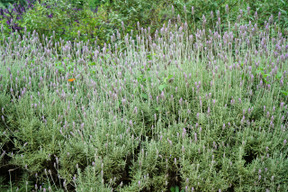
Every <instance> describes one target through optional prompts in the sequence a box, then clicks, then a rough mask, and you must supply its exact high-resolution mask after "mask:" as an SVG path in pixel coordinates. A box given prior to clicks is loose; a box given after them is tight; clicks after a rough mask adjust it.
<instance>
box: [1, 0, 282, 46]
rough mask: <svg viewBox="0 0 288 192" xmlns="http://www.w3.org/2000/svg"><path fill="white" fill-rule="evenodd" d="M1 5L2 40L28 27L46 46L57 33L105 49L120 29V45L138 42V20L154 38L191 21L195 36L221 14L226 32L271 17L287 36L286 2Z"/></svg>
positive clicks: (39, 0) (40, 0)
mask: <svg viewBox="0 0 288 192" xmlns="http://www.w3.org/2000/svg"><path fill="white" fill-rule="evenodd" d="M172 5H173V7H174V9H172ZM226 5H228V7H229V10H227V8H226ZM184 6H185V7H184ZM0 7H2V8H1V9H0V25H1V24H3V28H2V34H4V36H2V37H1V40H3V38H5V37H7V36H8V35H9V34H10V33H11V32H14V31H16V30H17V31H18V32H19V33H20V34H21V36H22V35H23V33H24V30H25V27H26V30H27V31H30V32H31V33H32V32H33V31H34V30H35V31H36V32H37V33H38V34H39V37H40V40H41V41H42V42H44V39H42V35H45V36H48V37H50V36H53V31H55V34H54V37H55V41H58V40H59V39H60V38H61V39H63V40H69V41H71V42H72V44H73V43H76V42H78V41H85V42H87V41H88V40H89V42H90V43H94V42H95V40H96V38H97V45H98V46H100V47H103V46H104V44H105V43H106V45H108V44H109V43H111V35H113V33H115V34H116V31H117V30H118V31H119V32H120V34H121V39H120V42H121V41H122V42H123V39H124V36H125V35H126V34H127V33H129V34H131V32H132V31H133V38H135V37H136V34H138V32H139V29H138V27H137V22H139V24H140V26H141V27H143V28H148V27H150V28H151V34H152V35H151V36H152V38H153V34H154V33H155V31H156V30H159V29H160V28H161V27H162V26H163V24H164V23H166V25H167V23H168V21H169V20H171V23H172V24H175V23H177V24H178V26H179V25H183V22H184V21H185V19H187V20H188V28H189V30H190V33H193V32H195V30H196V29H197V28H198V27H200V26H202V24H203V19H204V20H206V29H211V28H213V27H215V23H216V22H217V21H218V16H220V17H221V27H222V28H227V27H228V26H227V25H224V24H223V23H227V21H230V22H231V21H234V20H237V19H238V20H240V16H241V15H242V17H241V22H243V21H244V22H247V23H249V21H251V22H252V23H253V24H255V23H256V22H257V25H258V27H263V26H265V21H266V20H268V19H269V18H270V19H271V21H272V23H274V22H275V24H277V26H280V27H281V28H282V29H283V31H282V32H283V33H284V35H287V31H286V32H285V29H287V27H288V15H287V10H288V4H287V3H285V1H284V0H278V1H275V0H261V1H253V2H251V1H250V0H201V1H200V0H30V1H29V0H16V1H15V0H14V1H13V0H0ZM192 7H193V10H192ZM239 10H241V11H239ZM218 11H219V12H218ZM256 12H257V16H256V15H255V13H256ZM279 13H280V17H278V16H279ZM178 15H179V16H180V18H181V21H180V23H179V20H177V16H178ZM203 15H205V18H203ZM239 15H240V16H239ZM271 15H274V18H271ZM122 22H123V24H122ZM123 45H124V43H123Z"/></svg>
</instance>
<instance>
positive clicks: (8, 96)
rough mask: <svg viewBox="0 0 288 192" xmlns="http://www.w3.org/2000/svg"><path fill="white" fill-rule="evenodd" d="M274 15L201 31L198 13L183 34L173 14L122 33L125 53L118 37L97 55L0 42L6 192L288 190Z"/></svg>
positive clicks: (283, 46)
mask: <svg viewBox="0 0 288 192" xmlns="http://www.w3.org/2000/svg"><path fill="white" fill-rule="evenodd" d="M240 19H241V18H240ZM272 19H273V17H272ZM272 19H271V18H270V20H269V21H267V23H266V25H265V28H263V29H260V28H259V27H258V26H257V25H255V24H254V23H241V20H239V22H238V21H235V23H232V22H231V23H230V26H231V27H230V28H227V29H226V28H225V29H222V28H221V27H219V26H218V25H217V24H215V27H214V28H210V29H209V28H207V26H205V17H204V18H203V25H202V28H199V29H198V30H197V31H196V32H195V33H189V32H188V27H187V25H186V24H185V22H181V18H180V16H179V19H178V20H180V21H179V22H178V23H177V24H176V25H175V24H171V22H168V23H167V24H164V25H163V27H162V28H161V29H159V30H157V31H156V32H155V33H154V34H153V36H151V34H150V33H149V30H148V29H143V30H140V32H139V33H138V35H137V36H136V39H135V40H134V39H132V38H130V37H131V36H130V35H129V34H127V35H126V36H125V37H124V43H125V46H126V49H125V51H119V49H118V47H120V45H119V44H120V43H122V41H121V40H120V38H119V39H118V38H117V35H114V36H112V37H111V39H113V42H114V43H113V44H104V47H103V48H100V47H98V46H97V45H94V46H90V45H87V44H86V43H85V42H80V43H77V44H75V46H72V44H71V42H69V41H67V42H66V41H64V40H62V41H60V42H59V44H57V46H55V47H52V46H51V42H53V40H54V39H53V38H54V37H53V36H52V37H50V38H48V37H47V40H45V42H44V43H43V44H40V42H39V39H40V38H39V35H37V33H36V32H34V33H33V34H29V32H25V33H24V36H23V37H22V38H21V37H20V35H19V34H17V33H15V34H12V35H11V36H10V37H9V39H6V40H5V41H4V42H3V43H1V46H0V56H1V61H2V64H1V65H0V91H1V94H0V108H1V112H0V114H1V121H0V139H1V146H0V149H1V154H2V155H1V156H0V168H1V173H2V172H3V173H4V175H2V178H3V183H4V184H8V185H7V188H5V189H7V190H10V191H13V190H15V189H16V188H19V190H20V191H32V190H34V191H49V190H50V191H111V190H114V191H169V190H170V189H171V190H176V188H177V187H178V188H179V189H180V190H183V191H267V190H268V191H287V181H288V177H287V172H288V160H287V139H288V138H287V136H288V134H287V119H288V118H287V114H288V110H287V95H288V84H287V83H288V81H287V78H288V76H287V73H288V72H287V71H288V65H287V59H288V44H287V37H286V36H285V35H283V34H282V33H281V28H280V27H279V26H278V25H277V23H276V24H275V25H274V22H273V20H272ZM183 23H184V24H183ZM2 39H5V38H4V37H2ZM44 39H45V38H44ZM3 186H4V185H3ZM176 186H177V187H176ZM4 187H6V186H4ZM3 189H4V188H3Z"/></svg>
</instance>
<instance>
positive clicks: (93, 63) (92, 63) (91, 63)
mask: <svg viewBox="0 0 288 192" xmlns="http://www.w3.org/2000/svg"><path fill="white" fill-rule="evenodd" d="M88 65H91V66H93V65H96V63H95V62H94V61H93V62H90V63H89V64H88Z"/></svg>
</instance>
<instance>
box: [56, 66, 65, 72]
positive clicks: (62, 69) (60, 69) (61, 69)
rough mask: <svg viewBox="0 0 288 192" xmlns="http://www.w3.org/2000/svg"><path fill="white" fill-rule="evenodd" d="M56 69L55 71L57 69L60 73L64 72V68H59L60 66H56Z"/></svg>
mask: <svg viewBox="0 0 288 192" xmlns="http://www.w3.org/2000/svg"><path fill="white" fill-rule="evenodd" d="M56 68H57V69H59V71H62V72H64V71H65V69H64V67H61V66H56Z"/></svg>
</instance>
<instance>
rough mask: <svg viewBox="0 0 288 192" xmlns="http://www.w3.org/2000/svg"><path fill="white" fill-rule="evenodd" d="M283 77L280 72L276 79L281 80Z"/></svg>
mask: <svg viewBox="0 0 288 192" xmlns="http://www.w3.org/2000/svg"><path fill="white" fill-rule="evenodd" d="M281 77H282V73H280V72H278V73H277V75H276V78H277V79H278V80H279V79H281Z"/></svg>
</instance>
